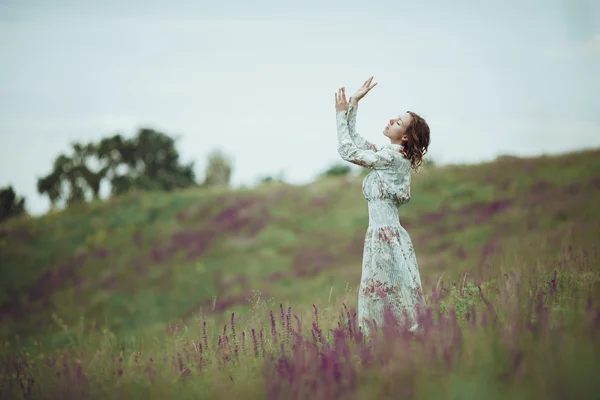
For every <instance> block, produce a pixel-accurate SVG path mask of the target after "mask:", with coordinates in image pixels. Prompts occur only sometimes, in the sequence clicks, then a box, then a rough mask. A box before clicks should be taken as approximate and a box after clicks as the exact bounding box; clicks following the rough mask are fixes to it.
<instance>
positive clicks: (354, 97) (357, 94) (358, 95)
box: [350, 76, 377, 104]
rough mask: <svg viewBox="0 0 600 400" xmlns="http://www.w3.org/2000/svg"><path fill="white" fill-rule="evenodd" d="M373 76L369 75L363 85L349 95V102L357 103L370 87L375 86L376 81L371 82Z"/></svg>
mask: <svg viewBox="0 0 600 400" xmlns="http://www.w3.org/2000/svg"><path fill="white" fill-rule="evenodd" d="M373 78H374V77H373V76H372V77H370V78H369V79H367V80H366V81H365V83H363V85H362V86H361V87H360V88H358V90H357V91H356V92H355V93H354V94H353V95H352V96H351V97H350V102H352V103H354V104H356V103H358V101H359V100H360V99H362V98H363V97H365V95H366V94H367V93H369V91H370V90H371V89H373V88H374V87H375V86H377V82H375V83H372V82H373Z"/></svg>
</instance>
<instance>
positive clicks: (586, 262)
mask: <svg viewBox="0 0 600 400" xmlns="http://www.w3.org/2000/svg"><path fill="white" fill-rule="evenodd" d="M562 254H563V255H562V257H561V258H560V259H557V260H555V262H546V263H544V262H538V263H535V264H532V265H525V264H523V265H515V266H514V268H513V270H512V271H503V272H499V271H498V269H494V268H490V269H489V270H488V272H487V273H486V274H485V275H484V276H482V277H481V278H478V279H480V280H478V281H475V280H474V278H473V276H474V274H465V275H464V276H463V278H462V279H461V280H460V281H456V282H450V283H446V282H445V281H444V280H443V278H442V277H440V279H439V280H438V281H437V282H436V283H435V285H434V286H433V287H430V288H426V294H427V305H426V307H425V309H423V310H421V312H420V313H419V316H418V319H419V326H420V328H419V330H418V331H416V332H414V333H411V332H409V330H408V326H404V325H402V324H399V323H397V321H395V319H394V318H393V316H392V315H391V314H390V313H387V314H386V318H385V322H384V325H383V326H382V327H379V329H378V330H377V331H376V332H375V334H374V335H373V336H371V337H364V336H363V335H362V332H361V330H360V329H359V327H358V324H357V320H356V311H355V310H354V309H353V308H350V307H347V301H348V299H350V298H351V297H349V296H356V290H349V291H348V292H347V293H345V295H344V296H343V297H342V298H339V299H338V300H337V301H335V302H334V303H333V304H314V305H313V306H312V307H310V308H302V309H299V310H296V309H294V308H292V307H289V306H284V305H283V304H278V305H275V304H272V303H270V302H269V301H266V300H264V299H262V298H260V296H258V297H255V298H254V300H253V308H252V311H250V312H248V313H245V314H242V315H237V314H234V313H232V314H231V315H228V318H227V321H226V323H222V324H219V325H217V323H219V320H218V319H216V318H208V319H204V318H203V317H202V316H199V317H198V318H197V322H196V324H195V325H193V326H189V325H186V324H184V323H183V322H179V323H173V324H169V325H168V326H167V327H166V328H165V330H164V334H163V335H162V336H154V335H151V334H150V335H148V334H145V333H144V332H140V334H139V335H136V336H129V337H124V336H118V335H116V334H115V333H113V332H111V331H109V330H108V329H105V328H102V327H98V326H96V325H93V324H87V325H86V324H85V323H83V322H82V323H81V324H80V326H78V327H68V326H65V325H64V324H63V323H62V321H61V320H60V319H59V318H58V317H56V318H55V323H57V324H59V325H61V326H62V328H63V329H62V333H61V338H60V340H61V341H62V340H66V341H67V344H66V345H62V346H60V347H54V344H55V343H57V342H54V341H53V340H59V339H58V338H56V337H54V339H52V337H50V338H48V339H46V340H45V341H44V342H37V341H34V342H28V343H27V344H25V343H22V342H20V340H19V339H18V338H15V340H12V341H7V342H5V343H3V344H2V350H1V354H0V371H2V372H1V378H0V398H16V399H19V398H27V399H28V398H37V399H45V398H48V399H57V398H61V399H69V398H77V399H86V398H111V399H120V398H127V399H130V398H144V399H155V398H156V399H163V398H177V399H185V398H193V399H221V398H222V399H229V398H244V399H253V398H267V399H303V398H310V399H312V400H318V399H337V398H344V399H363V398H390V399H391V398H393V399H400V398H402V399H404V398H407V399H419V398H436V399H439V398H460V399H468V398H485V399H496V398H497V399H507V398H510V399H522V398H531V399H559V398H560V399H563V398H577V399H583V398H597V394H598V393H599V391H600V383H599V382H598V379H597V377H598V376H600V367H599V365H598V361H597V360H598V356H600V351H599V350H600V335H599V328H600V307H599V304H598V300H599V297H598V288H599V286H598V281H599V279H600V275H599V272H598V261H599V258H598V254H597V249H591V250H590V251H587V250H585V249H573V248H572V247H569V248H568V249H564V250H563V252H562ZM142 312H143V311H142ZM221 322H222V321H221Z"/></svg>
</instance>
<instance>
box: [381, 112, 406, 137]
mask: <svg viewBox="0 0 600 400" xmlns="http://www.w3.org/2000/svg"><path fill="white" fill-rule="evenodd" d="M412 118H413V117H412V115H410V113H407V112H406V113H404V114H401V115H399V116H397V117H396V118H392V119H390V120H389V121H388V124H387V126H386V127H385V129H384V130H383V134H384V135H385V136H387V137H388V138H390V141H391V142H392V143H398V144H400V143H401V142H406V141H408V136H407V135H406V130H407V129H408V127H409V125H410V124H411V122H412Z"/></svg>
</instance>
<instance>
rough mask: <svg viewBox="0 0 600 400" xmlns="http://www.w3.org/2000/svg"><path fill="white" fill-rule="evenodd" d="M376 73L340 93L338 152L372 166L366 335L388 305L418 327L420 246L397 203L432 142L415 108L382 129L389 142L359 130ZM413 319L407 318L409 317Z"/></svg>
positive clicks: (362, 301)
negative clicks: (361, 107)
mask: <svg viewBox="0 0 600 400" xmlns="http://www.w3.org/2000/svg"><path fill="white" fill-rule="evenodd" d="M372 81H373V77H371V78H369V79H367V81H366V82H365V83H364V84H363V86H362V87H361V88H360V89H358V91H357V92H356V93H355V94H354V95H353V96H352V97H350V101H349V102H348V101H346V93H345V88H340V89H339V91H338V92H337V93H336V121H337V133H338V143H339V146H338V153H339V154H340V156H341V157H342V158H343V159H344V160H346V161H348V162H351V163H353V164H356V165H360V166H362V167H365V168H368V169H370V170H371V172H369V174H368V175H367V176H366V177H365V179H364V180H363V183H362V191H363V194H364V196H365V198H366V199H367V202H368V209H369V226H368V228H367V232H366V235H365V244H364V250H363V261H362V276H361V281H360V289H359V294H358V323H359V326H360V327H361V329H362V332H363V333H364V334H365V335H369V333H370V331H371V330H372V328H373V326H371V325H373V323H375V325H374V326H378V327H381V326H382V325H383V322H384V318H383V317H384V309H385V308H384V307H387V306H389V310H390V311H392V313H393V314H392V315H394V316H395V318H396V319H397V321H398V322H400V323H409V325H408V326H411V328H410V330H411V331H414V330H415V329H416V328H417V326H418V325H417V321H416V313H417V309H418V307H419V306H422V305H424V303H423V296H422V287H421V277H420V275H419V268H418V265H417V259H416V256H415V251H414V248H413V245H412V242H411V239H410V236H409V235H408V233H407V232H406V230H405V229H404V228H403V227H402V225H401V224H400V220H399V217H398V207H399V206H400V205H402V204H405V203H407V202H408V201H409V200H410V175H411V168H412V169H415V170H417V169H418V167H419V166H420V165H421V163H422V161H423V155H424V154H425V153H426V152H427V149H428V147H429V126H428V125H427V122H425V120H424V119H423V118H421V117H420V116H419V115H417V114H415V113H414V112H412V111H407V112H406V113H404V114H402V115H399V116H398V117H396V118H392V119H390V120H389V122H388V124H387V126H386V127H385V129H384V130H383V134H384V135H385V136H387V137H388V138H389V140H390V143H389V144H385V145H382V146H379V145H377V146H376V145H374V144H372V143H370V142H368V141H367V140H365V139H364V138H362V137H361V136H360V135H359V134H358V133H356V128H355V127H356V112H357V108H358V101H359V100H360V99H362V98H363V97H364V96H365V95H366V94H367V93H368V92H369V91H370V90H371V89H373V88H374V87H375V86H376V85H377V83H374V84H372ZM406 317H408V318H409V320H408V321H405V320H404V318H406Z"/></svg>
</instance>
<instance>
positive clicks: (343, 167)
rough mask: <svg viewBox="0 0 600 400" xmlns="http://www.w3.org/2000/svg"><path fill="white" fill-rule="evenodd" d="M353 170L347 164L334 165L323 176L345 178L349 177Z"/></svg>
mask: <svg viewBox="0 0 600 400" xmlns="http://www.w3.org/2000/svg"><path fill="white" fill-rule="evenodd" d="M351 171H352V169H351V168H350V166H349V165H347V164H334V165H332V166H331V167H329V168H328V169H327V170H326V171H325V172H323V173H322V174H321V176H343V175H348V174H349V173H350V172H351Z"/></svg>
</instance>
